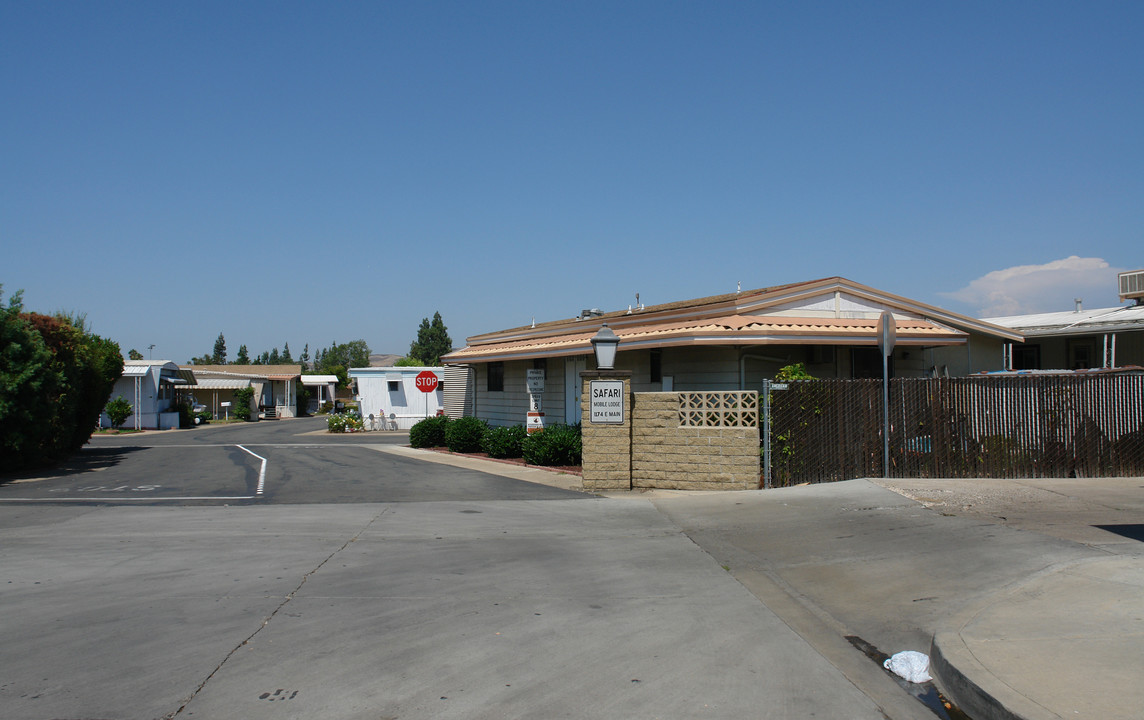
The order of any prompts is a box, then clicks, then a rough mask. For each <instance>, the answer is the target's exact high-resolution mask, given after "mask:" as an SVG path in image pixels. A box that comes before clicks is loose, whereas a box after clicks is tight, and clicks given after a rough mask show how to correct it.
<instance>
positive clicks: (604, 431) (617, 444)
mask: <svg viewBox="0 0 1144 720" xmlns="http://www.w3.org/2000/svg"><path fill="white" fill-rule="evenodd" d="M593 381H620V382H622V383H623V392H622V397H621V398H620V400H621V401H622V403H623V422H620V423H615V422H592V414H591V413H592V392H591V388H592V382H593ZM580 382H581V383H582V387H581V392H580V398H581V400H580V428H581V434H582V437H583V440H584V460H583V474H584V477H583V480H584V489H585V490H631V489H632V372H631V370H589V371H587V372H582V373H580Z"/></svg>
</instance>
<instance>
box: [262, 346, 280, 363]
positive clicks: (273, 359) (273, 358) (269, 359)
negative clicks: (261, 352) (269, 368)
mask: <svg viewBox="0 0 1144 720" xmlns="http://www.w3.org/2000/svg"><path fill="white" fill-rule="evenodd" d="M280 362H282V358H281V357H279V355H278V348H274V349H273V350H271V351H270V354H269V355H267V356H266V364H267V365H277V364H279V363H280Z"/></svg>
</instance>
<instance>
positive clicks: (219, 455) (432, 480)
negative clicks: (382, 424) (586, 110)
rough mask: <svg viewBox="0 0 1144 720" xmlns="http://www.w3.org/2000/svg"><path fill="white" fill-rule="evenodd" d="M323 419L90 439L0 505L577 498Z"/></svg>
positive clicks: (398, 438) (14, 485)
mask: <svg viewBox="0 0 1144 720" xmlns="http://www.w3.org/2000/svg"><path fill="white" fill-rule="evenodd" d="M325 425H326V421H325V419H324V418H302V419H298V420H289V421H287V420H283V421H278V422H260V423H247V424H241V425H238V424H229V425H207V426H201V427H198V428H195V429H193V430H182V431H167V432H151V433H142V434H138V435H136V434H131V435H115V436H97V437H95V438H93V439H92V442H91V443H90V444H89V445H88V446H87V447H85V448H84V449H83V450H82V451H81V452H80V453H78V454H77V456H76V457H74V458H73V459H72V460H71V461H70V462H69V463H67V464H65V465H63V466H61V467H58V468H53V469H51V470H49V471H41V472H39V473H31V474H25V475H23V476H19V477H16V478H11V479H9V480H8V482H6V483H4V484H2V485H0V504H2V503H21V502H37V503H39V502H52V503H87V504H91V503H97V504H132V505H140V504H143V505H146V504H173V505H212V504H226V505H242V504H266V505H274V504H279V503H306V504H315V503H316V504H328V503H387V502H438V501H443V500H493V499H495V500H543V499H556V498H566V499H567V498H583V497H584V495H583V494H581V493H573V492H568V491H566V490H560V489H557V488H550V487H545V486H541V485H533V484H529V483H521V482H519V481H515V480H510V479H508V478H504V477H501V476H499V475H491V474H488V473H483V472H478V471H475V470H468V469H460V468H450V467H445V466H440V465H435V464H431V463H425V462H419V461H417V460H413V459H409V458H404V457H400V456H395V455H392V454H388V453H382V452H379V446H384V445H396V444H403V443H407V442H408V437H407V436H406V434H404V433H352V434H344V435H343V434H337V435H331V434H329V433H326V432H324V428H325Z"/></svg>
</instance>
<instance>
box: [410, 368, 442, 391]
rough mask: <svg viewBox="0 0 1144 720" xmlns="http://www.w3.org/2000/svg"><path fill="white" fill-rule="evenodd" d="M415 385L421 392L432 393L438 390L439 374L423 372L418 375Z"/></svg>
mask: <svg viewBox="0 0 1144 720" xmlns="http://www.w3.org/2000/svg"><path fill="white" fill-rule="evenodd" d="M415 383H416V385H417V389H418V390H420V391H421V392H423V393H431V392H433V391H434V390H436V389H437V374H436V373H432V372H429V371H428V370H422V371H421V372H419V373H417V379H416V380H415Z"/></svg>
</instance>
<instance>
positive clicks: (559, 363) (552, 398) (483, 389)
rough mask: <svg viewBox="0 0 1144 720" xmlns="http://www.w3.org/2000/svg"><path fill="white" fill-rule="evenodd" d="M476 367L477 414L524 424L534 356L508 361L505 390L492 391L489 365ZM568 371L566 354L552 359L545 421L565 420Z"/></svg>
mask: <svg viewBox="0 0 1144 720" xmlns="http://www.w3.org/2000/svg"><path fill="white" fill-rule="evenodd" d="M474 367H475V368H476V373H475V378H476V384H477V392H476V396H477V407H476V411H475V413H474V414H475V415H476V416H477V417H479V418H482V419H484V420H486V421H487V422H488V423H489V424H490V425H500V426H511V425H524V423H525V420H526V419H527V418H528V407H529V405H528V384H527V376H528V372H527V371H528V370H530V369H531V368H532V361H531V360H518V361H509V362H506V363H505V364H504V390H503V391H498V392H489V366H488V364H487V363H481V364H479V365H475V366H474ZM564 373H565V363H564V360H563V359H562V358H551V359H549V360H548V372H547V374H546V377H545V381H544V393H543V394H542V395H541V397H540V402H541V409H542V410H543V411H544V415H545V422H546V424H548V425H555V424H558V423H562V422H564Z"/></svg>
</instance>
